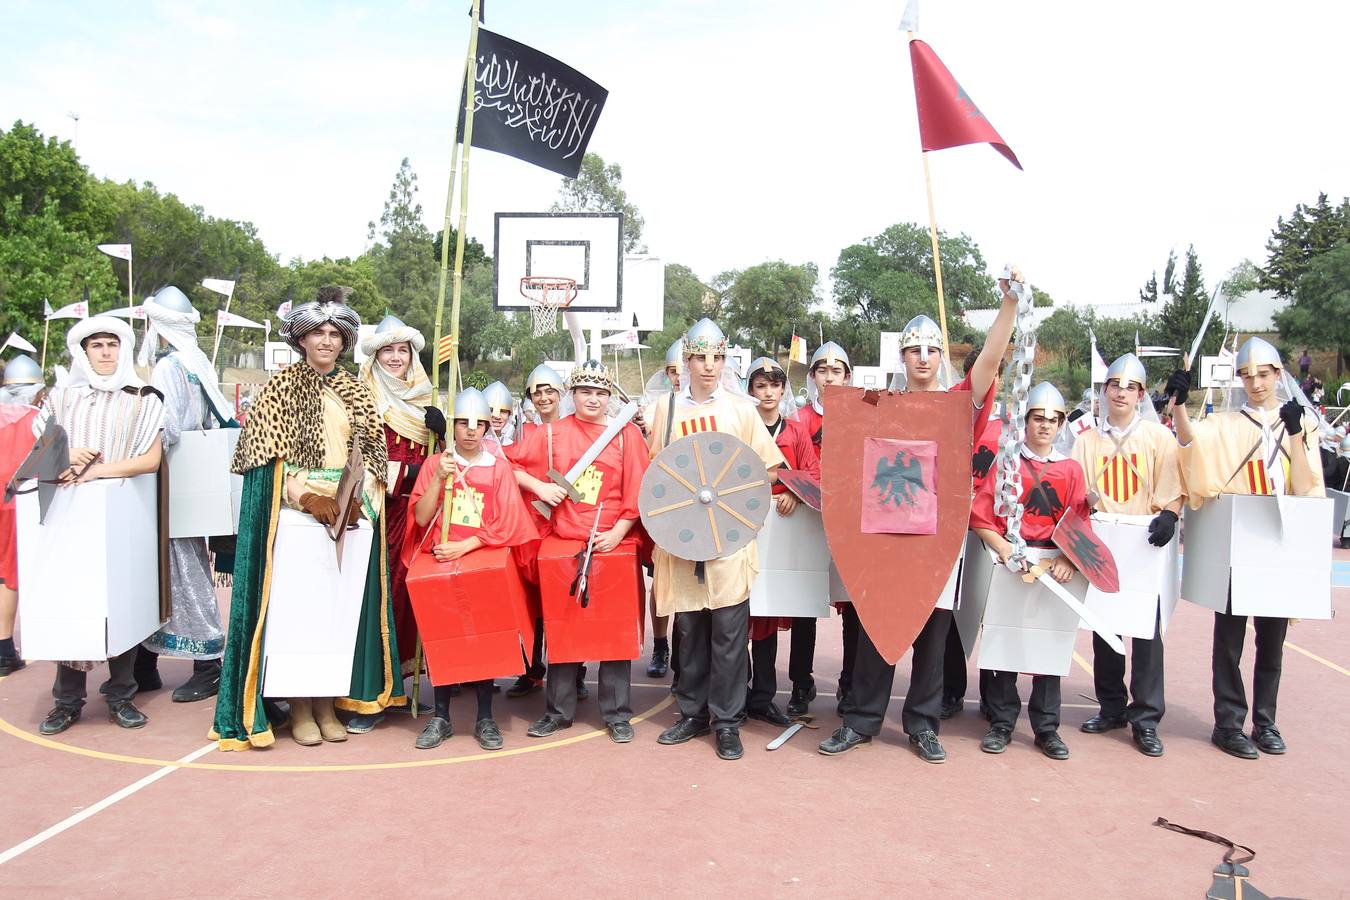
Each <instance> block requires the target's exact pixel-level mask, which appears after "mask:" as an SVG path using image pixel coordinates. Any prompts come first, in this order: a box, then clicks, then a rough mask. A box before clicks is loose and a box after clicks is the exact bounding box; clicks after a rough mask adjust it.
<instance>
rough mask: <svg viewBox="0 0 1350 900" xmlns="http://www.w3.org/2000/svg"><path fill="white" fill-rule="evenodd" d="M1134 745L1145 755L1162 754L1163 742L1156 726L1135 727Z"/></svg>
mask: <svg viewBox="0 0 1350 900" xmlns="http://www.w3.org/2000/svg"><path fill="white" fill-rule="evenodd" d="M1132 731H1134V745H1135V746H1136V747H1138V748H1139V752H1140V753H1142V754H1144V755H1145V756H1162V755H1163V743H1162V740H1161V739H1160V738H1159V737H1158V729H1156V728H1134V729H1132Z"/></svg>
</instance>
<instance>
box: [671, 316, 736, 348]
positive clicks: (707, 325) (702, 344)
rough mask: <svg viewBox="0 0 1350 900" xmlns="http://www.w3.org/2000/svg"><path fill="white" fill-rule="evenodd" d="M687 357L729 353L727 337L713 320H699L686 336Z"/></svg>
mask: <svg viewBox="0 0 1350 900" xmlns="http://www.w3.org/2000/svg"><path fill="white" fill-rule="evenodd" d="M681 352H682V353H683V354H684V355H685V356H707V355H714V354H725V353H726V352H727V336H726V335H725V334H723V333H722V329H720V328H718V327H717V325H716V323H714V322H713V320H712V319H707V318H704V319H699V320H698V321H697V322H695V323H694V324H693V325H692V326H690V328H689V331H688V332H686V333H685V336H684V348H683V350H682V351H681Z"/></svg>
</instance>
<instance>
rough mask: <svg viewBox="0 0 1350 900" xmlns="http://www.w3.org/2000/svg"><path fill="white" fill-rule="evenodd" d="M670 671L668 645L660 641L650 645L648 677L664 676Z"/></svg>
mask: <svg viewBox="0 0 1350 900" xmlns="http://www.w3.org/2000/svg"><path fill="white" fill-rule="evenodd" d="M669 671H670V645H669V644H665V643H661V644H654V645H653V646H652V661H651V662H650V663H648V664H647V677H648V678H665V677H666V673H667V672H669Z"/></svg>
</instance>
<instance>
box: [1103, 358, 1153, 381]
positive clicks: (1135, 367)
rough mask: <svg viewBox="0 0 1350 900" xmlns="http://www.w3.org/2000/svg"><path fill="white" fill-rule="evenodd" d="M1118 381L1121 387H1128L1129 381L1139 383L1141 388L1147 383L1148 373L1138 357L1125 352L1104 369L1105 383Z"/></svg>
mask: <svg viewBox="0 0 1350 900" xmlns="http://www.w3.org/2000/svg"><path fill="white" fill-rule="evenodd" d="M1113 381H1115V382H1118V383H1119V384H1120V385H1121V386H1122V387H1129V385H1130V382H1134V383H1136V384H1138V385H1139V389H1140V390H1143V389H1144V387H1145V386H1146V385H1147V384H1148V373H1147V372H1145V371H1144V364H1143V363H1142V362H1140V361H1139V357H1137V356H1135V355H1134V354H1133V353H1126V354H1125V355H1124V356H1122V357H1120V358H1119V359H1117V360H1116V361H1115V362H1113V363H1111V366H1110V368H1108V369H1107V370H1106V383H1107V384H1110V383H1111V382H1113Z"/></svg>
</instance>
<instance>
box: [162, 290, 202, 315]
mask: <svg viewBox="0 0 1350 900" xmlns="http://www.w3.org/2000/svg"><path fill="white" fill-rule="evenodd" d="M151 300H152V301H153V302H154V304H155V305H156V306H160V307H163V308H164V309H167V310H170V311H171V312H176V313H183V314H184V315H191V314H192V313H193V312H196V310H195V309H194V307H193V306H192V301H191V300H189V299H188V296H187V294H184V293H183V292H182V291H180V290H179V289H178V288H176V287H174V286H173V285H169V286H167V287H162V288H160V289H159V290H158V291H156V292H155V296H154V297H152V298H151Z"/></svg>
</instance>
